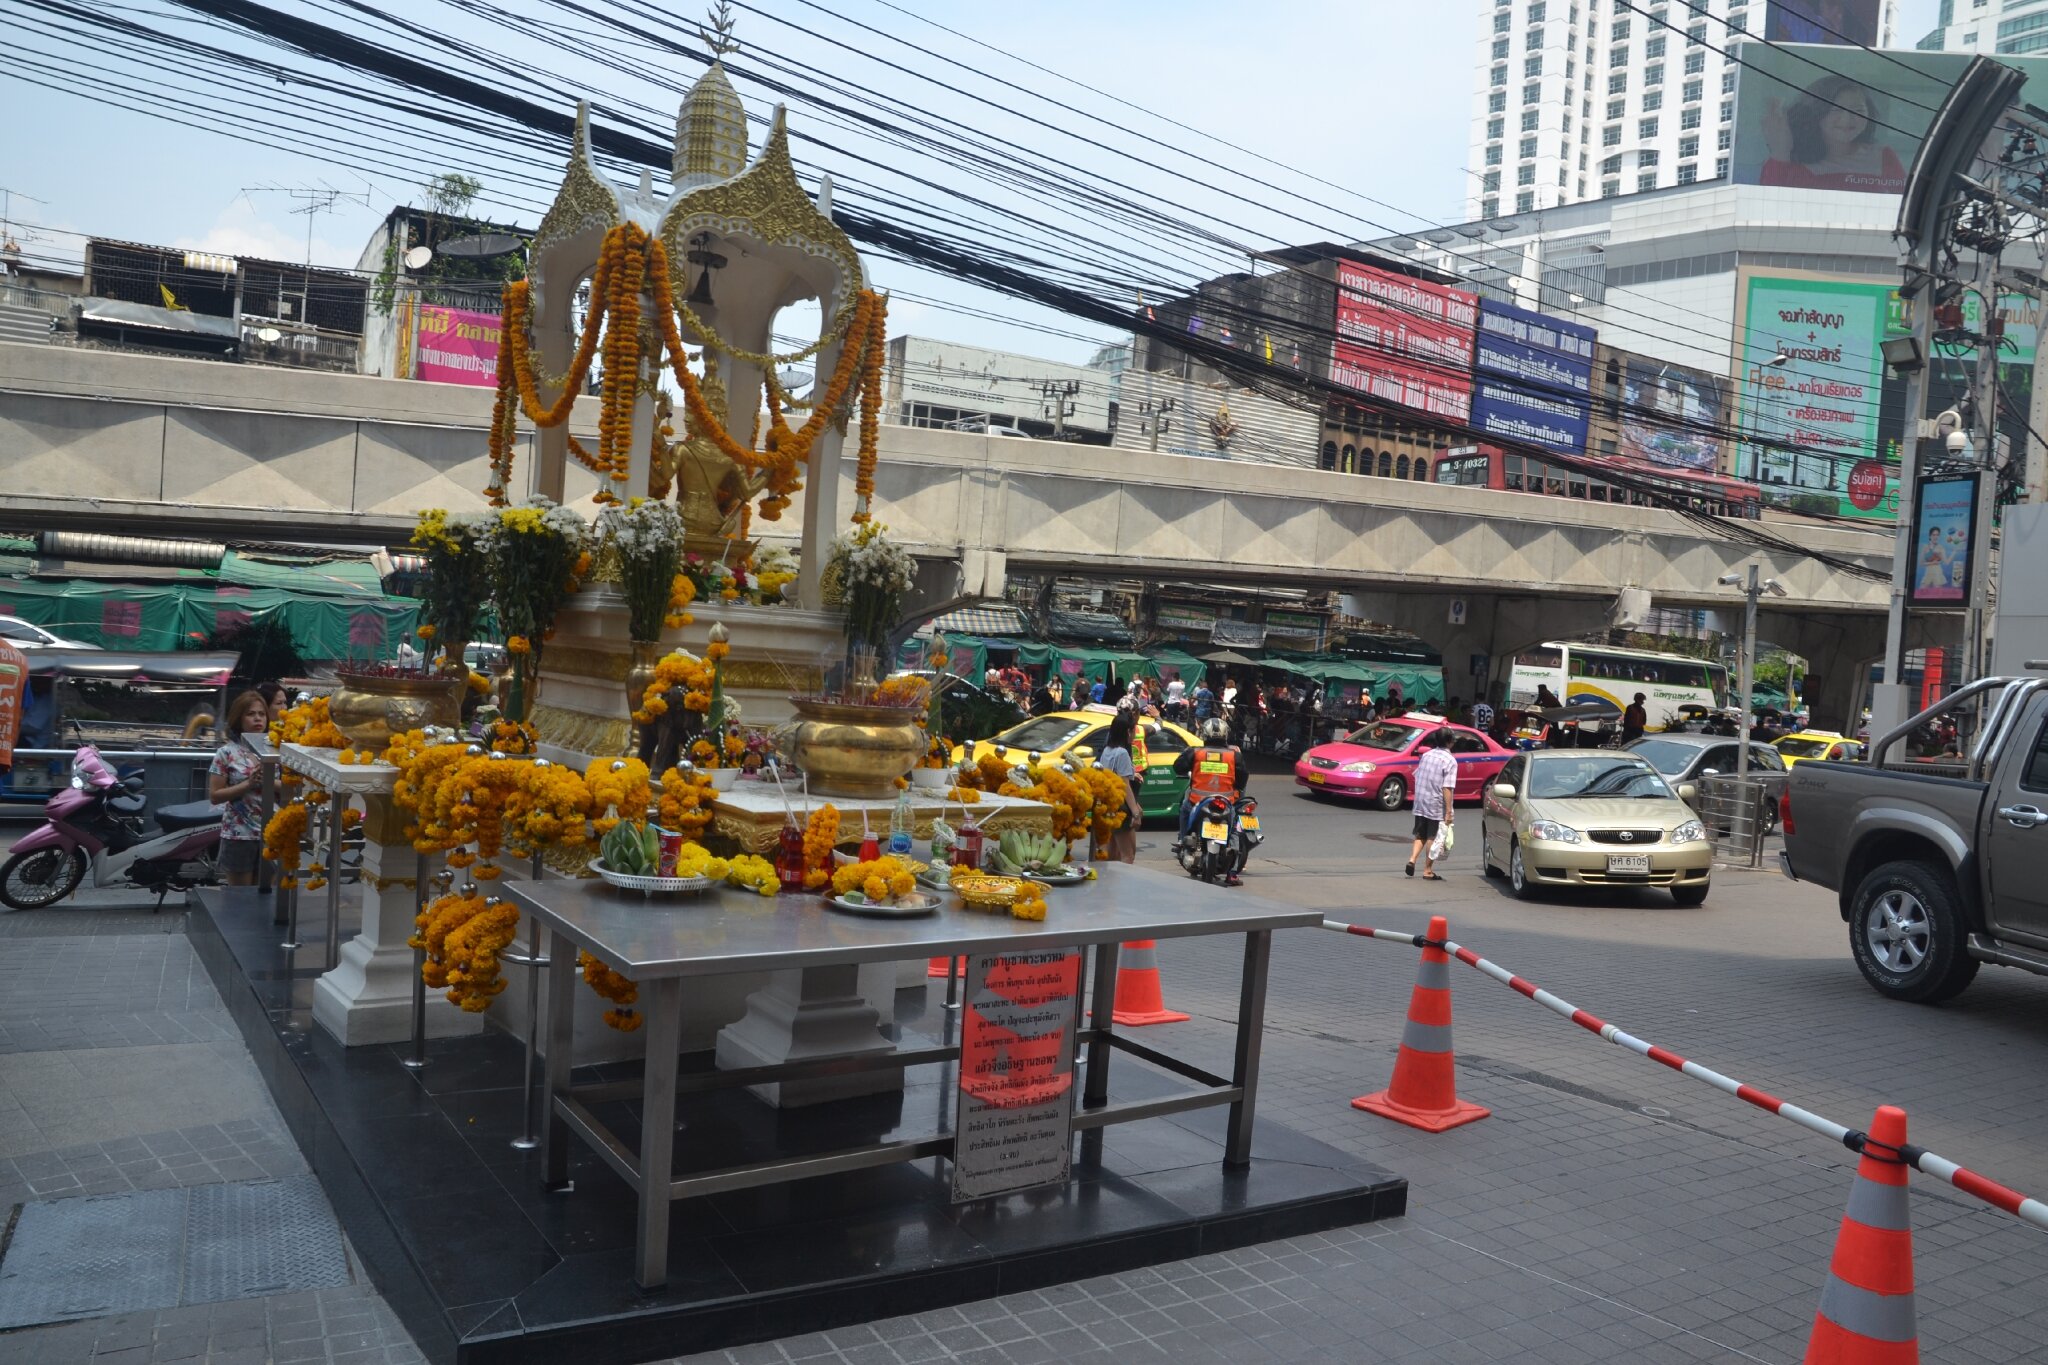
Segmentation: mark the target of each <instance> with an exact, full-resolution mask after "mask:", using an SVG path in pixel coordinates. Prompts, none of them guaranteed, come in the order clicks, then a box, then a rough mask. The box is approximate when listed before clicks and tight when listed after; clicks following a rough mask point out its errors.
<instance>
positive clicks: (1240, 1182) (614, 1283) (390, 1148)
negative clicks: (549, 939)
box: [187, 890, 1408, 1365]
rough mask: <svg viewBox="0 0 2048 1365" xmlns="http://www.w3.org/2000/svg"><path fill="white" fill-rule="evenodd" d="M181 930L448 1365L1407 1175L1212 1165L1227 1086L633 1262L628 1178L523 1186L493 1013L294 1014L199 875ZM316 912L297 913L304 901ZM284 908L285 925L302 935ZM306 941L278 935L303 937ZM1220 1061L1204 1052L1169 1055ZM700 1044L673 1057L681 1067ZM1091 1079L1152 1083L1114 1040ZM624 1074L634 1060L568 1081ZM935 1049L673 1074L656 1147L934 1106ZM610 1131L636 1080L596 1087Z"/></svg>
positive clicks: (749, 1321) (818, 1308) (972, 1287)
mask: <svg viewBox="0 0 2048 1365" xmlns="http://www.w3.org/2000/svg"><path fill="white" fill-rule="evenodd" d="M195 901H196V902H197V904H196V906H195V909H194V911H193V913H192V914H191V916H190V917H189V920H188V926H187V932H188V933H189V934H190V936H191V938H192V941H193V943H194V945H195V947H196V948H197V950H198V952H199V955H200V957H201V959H202V960H203V961H204V962H205V963H206V965H207V969H208V971H209V972H210V973H211V974H212V976H213V979H214V982H215V984H216V985H217V986H218V987H219V988H220V992H221V995H222V997H223V998H224V999H225V1000H226V1001H227V1004H228V1007H229V1009H230V1011H231V1012H232V1013H233V1015H234V1017H235V1019H236V1022H237V1023H238V1024H239V1026H240V1027H241V1029H242V1032H243V1035H244V1037H245V1038H246V1039H247V1041H248V1043H249V1047H250V1050H251V1052H252V1053H254V1055H255V1058H256V1062H257V1065H258V1067H259V1068H260V1069H261V1070H262V1072H263V1075H264V1077H265V1079H266V1080H267V1081H268V1083H269V1085H270V1089H271V1092H272V1094H273V1095H274V1096H275V1098H276V1100H277V1104H278V1108H279V1109H280V1110H281V1111H282V1112H283V1114H284V1116H285V1120H286V1122H287V1123H288V1124H289V1125H290V1126H291V1129H292V1132H293V1134H294V1136H295V1137H296V1138H297V1140H298V1142H299V1144H300V1146H301V1147H302V1148H304V1150H305V1152H306V1157H307V1160H308V1162H309V1163H310V1164H311V1166H312V1168H313V1170H314V1171H315V1172H316V1173H317V1174H318V1175H319V1177H320V1180H321V1183H322V1185H323V1186H324V1187H325V1188H326V1190H327V1192H328V1196H329V1198H330V1199H331V1200H332V1202H333V1204H334V1207H335V1210H336V1212H338V1213H339V1214H340V1215H341V1218H342V1222H343V1225H344V1226H345V1227H346V1228H347V1230H348V1233H349V1236H350V1238H351V1240H352V1241H353V1242H354V1244H355V1247H356V1250H357V1252H358V1253H359V1254H360V1255H361V1257H362V1259H363V1261H364V1263H365V1264H366V1265H367V1266H368V1267H369V1269H370V1272H371V1276H372V1278H373V1280H374V1281H375V1282H376V1284H377V1287H378V1288H379V1289H380V1290H381V1291H382V1292H383V1293H384V1295H385V1297H386V1298H387V1300H388V1301H389V1302H390V1303H391V1305H392V1307H393V1308H394V1309H395V1310H396V1311H397V1312H398V1314H399V1316H400V1317H401V1318H402V1319H403V1321H404V1322H405V1324H406V1327H407V1328H408V1329H409V1330H410V1331H411V1332H412V1334H413V1336H414V1339H415V1340H416V1341H417V1342H418V1343H419V1345H420V1347H421V1349H422V1350H424V1351H425V1352H426V1353H427V1355H428V1357H429V1358H430V1359H433V1360H437V1361H450V1362H462V1363H463V1365H471V1363H472V1362H474V1363H475V1365H499V1363H500V1362H520V1363H524V1362H536V1363H537V1362H554V1361H560V1360H566V1359H574V1360H577V1361H579V1362H590V1365H603V1363H604V1362H631V1361H640V1360H646V1359H650V1358H656V1357H661V1356H667V1355H681V1354H686V1353H689V1352H692V1351H702V1350H710V1349H714V1348H718V1347H722V1346H731V1345H736V1344H739V1343H743V1342H749V1341H759V1340H766V1339H770V1338H774V1337H782V1336H787V1335H790V1334H792V1333H800V1332H808V1331H818V1330H823V1329H827V1328H831V1327H835V1326H841V1325H844V1324H846V1323H851V1322H863V1321H868V1320H871V1319H875V1318H881V1317H888V1316H891V1315H896V1314H902V1313H908V1312H914V1311H918V1310H922V1309H928V1308H935V1307H941V1306H944V1305H947V1304H954V1303H963V1302H967V1301H971V1300H976V1299H982V1298H988V1297H991V1296H993V1295H997V1294H1003V1293H1010V1292H1015V1291H1018V1290H1023V1289H1030V1288H1035V1287H1038V1286H1041V1285H1046V1284H1053V1283H1059V1282H1063V1281H1069V1280H1077V1279H1082V1278H1086V1277H1089V1276H1094V1275H1102V1274H1108V1273H1112V1272H1115V1271H1119V1270H1126V1269H1130V1268H1132V1267H1136V1266H1141V1265H1152V1264H1157V1263H1160V1262H1163V1261H1170V1260H1177V1259H1181V1258H1185V1257H1189V1256H1196V1255H1201V1254H1204V1253H1208V1252H1215V1251H1222V1250H1228V1249H1230V1248H1233V1247H1239V1246H1244V1245H1247V1244H1250V1243H1254V1242H1260V1241H1267V1240H1271V1239H1274V1238H1279V1237H1287V1236H1293V1235H1296V1234H1299V1233H1303V1232H1311V1231H1319V1230H1322V1229H1325V1228H1331V1227H1338V1226H1343V1225H1347V1224H1353V1223H1363V1222H1369V1221H1372V1220H1374V1219H1378V1218H1387V1217H1392V1216H1395V1215H1398V1214H1400V1213H1402V1212H1403V1211H1404V1210H1405V1208H1406V1204H1407V1191H1408V1186H1407V1182H1406V1181H1405V1180H1402V1179H1400V1178H1399V1177H1397V1176H1394V1175H1391V1174H1389V1173H1388V1172H1386V1171H1382V1170H1379V1169H1377V1168H1374V1167H1371V1166H1367V1165H1365V1164H1363V1163H1361V1162H1359V1161H1358V1160H1357V1159H1355V1158H1353V1157H1351V1156H1348V1155H1347V1154H1345V1153H1342V1152H1339V1151H1337V1150H1336V1149H1334V1148H1331V1147H1327V1146H1324V1145H1323V1144H1321V1143H1318V1142H1314V1141H1311V1140H1309V1139H1307V1138H1304V1137H1301V1136H1299V1135H1297V1134H1295V1133H1291V1132H1289V1131H1288V1130H1286V1129H1284V1128H1280V1127H1278V1126H1276V1125H1275V1124H1273V1123H1272V1122H1270V1121H1267V1120H1261V1121H1260V1122H1259V1125H1258V1128H1257V1133H1256V1137H1255V1140H1254V1148H1253V1162H1252V1165H1251V1167H1250V1168H1249V1169H1247V1170H1245V1171H1240V1172H1227V1171H1225V1170H1224V1169H1223V1166H1222V1150H1223V1148H1222V1138H1223V1127H1224V1117H1225V1111H1224V1110H1222V1109H1205V1110H1195V1111H1191V1112H1190V1113H1187V1114H1182V1115H1175V1116H1172V1117H1168V1118H1159V1119H1149V1120H1145V1121H1143V1122H1139V1123H1131V1124H1121V1125H1116V1126H1113V1127H1111V1128H1108V1129H1106V1130H1102V1131H1101V1132H1099V1133H1091V1134H1082V1135H1079V1136H1077V1137H1076V1139H1075V1147H1076V1154H1075V1161H1074V1178H1073V1180H1072V1181H1071V1182H1070V1183H1069V1184H1067V1185H1065V1186H1063V1187H1061V1188H1058V1189H1051V1190H1043V1191H1036V1192H1032V1193H1029V1194H1021V1195H1014V1196H1011V1197H1008V1198H1004V1199H989V1200H980V1201H976V1202H974V1203H969V1204H963V1205H957V1206H956V1205H954V1204H952V1203H951V1202H950V1190H949V1188H948V1184H949V1182H948V1176H949V1172H948V1171H947V1168H946V1164H945V1162H944V1161H943V1160H939V1159H930V1160H926V1161H921V1162H916V1163H906V1164H902V1165H897V1166H886V1167H882V1168H879V1169H875V1170H869V1171H861V1172H856V1173H852V1174H846V1175H838V1176H829V1177H822V1178H818V1179H813V1180H806V1181H802V1182H798V1183H796V1184H791V1185H781V1186H769V1187H766V1188H762V1189H754V1190H745V1191H739V1192H736V1193H729V1194H723V1195H715V1196H711V1197H708V1198H704V1199H697V1200H690V1201H685V1202H682V1203H680V1204H678V1205H677V1206H676V1210H675V1215H674V1217H673V1219H672V1235H671V1239H670V1250H669V1283H668V1284H667V1285H666V1286H664V1287H663V1288H661V1289H660V1290H657V1291H654V1292H642V1291H640V1290H639V1289H637V1288H636V1287H635V1286H634V1284H633V1277H632V1269H633V1253H632V1243H633V1235H634V1205H633V1197H632V1192H631V1191H630V1190H629V1189H628V1188H627V1187H626V1185H625V1184H624V1182H622V1181H621V1180H619V1179H618V1177H617V1176H616V1175H614V1174H613V1173H612V1171H611V1170H610V1168H609V1167H607V1166H605V1165H604V1164H603V1163H601V1162H600V1161H598V1160H597V1158H596V1157H594V1156H593V1155H591V1153H590V1152H589V1151H588V1150H587V1149H586V1148H584V1147H582V1146H581V1144H577V1145H576V1146H575V1147H574V1148H573V1149H572V1156H571V1159H570V1174H571V1176H572V1177H573V1178H574V1180H575V1182H576V1188H575V1190H574V1191H573V1192H571V1193H568V1194H564V1195H550V1194H547V1193H545V1192H544V1191H543V1190H542V1189H541V1188H540V1164H539V1163H540V1158H539V1154H538V1153H533V1152H519V1151H515V1150H513V1148H512V1147H511V1146H510V1139H511V1138H512V1137H513V1136H515V1135H516V1133H517V1131H518V1128H519V1124H520V1091H519V1085H520V1080H521V1067H522V1056H521V1049H520V1045H519V1044H518V1043H517V1042H516V1041H514V1040H513V1039H512V1038H510V1037H508V1036H506V1035H504V1034H502V1033H499V1032H495V1031H487V1032H486V1033H484V1034H483V1035H482V1036H479V1037H475V1038H465V1039H457V1040H449V1041H444V1042H436V1043H434V1044H432V1045H430V1052H429V1055H430V1057H431V1058H432V1061H431V1064H430V1065H428V1066H427V1067H426V1068H425V1069H423V1070H422V1071H420V1072H418V1073H414V1072H412V1071H409V1070H407V1069H406V1068H405V1067H403V1066H402V1065H400V1063H399V1057H400V1055H401V1052H402V1051H403V1049H402V1048H397V1047H383V1046H373V1047H359V1048H353V1049H344V1048H342V1047H341V1046H340V1045H339V1044H337V1043H336V1042H335V1041H334V1040H333V1039H332V1038H330V1037H329V1036H328V1035H327V1034H326V1033H325V1032H324V1031H322V1030H320V1029H318V1028H317V1027H315V1026H314V1024H313V1022H312V991H313V982H314V980H315V978H316V977H317V976H318V970H317V968H314V967H311V966H301V967H299V968H298V969H297V970H295V971H289V972H288V971H287V970H286V969H285V963H284V954H283V953H282V952H281V951H280V950H279V949H278V948H277V946H276V944H277V941H278V939H279V938H280V934H279V933H278V932H277V930H276V928H275V927H274V926H273V925H272V924H271V923H270V910H269V906H268V904H267V903H265V902H262V901H259V900H258V899H257V897H256V895H255V893H253V892H250V891H246V890H223V891H211V892H205V893H201V894H200V895H198V896H196V897H195ZM302 928H304V929H306V930H309V931H310V934H317V932H318V929H319V926H317V925H316V926H302ZM310 934H309V936H310ZM323 957H324V954H323V953H322V951H321V947H320V945H318V944H317V943H310V942H309V944H308V946H307V947H305V948H302V949H301V950H300V954H299V961H300V962H301V963H304V964H311V963H317V962H319V961H321V960H322V958H323ZM898 998H899V1000H900V1001H906V1002H909V1003H908V1004H906V1005H904V1006H903V1007H902V1008H900V1009H899V1011H898V1017H897V1024H898V1027H899V1029H901V1030H902V1031H903V1032H904V1033H905V1034H906V1035H911V1036H913V1037H915V1036H916V1035H921V1034H923V1035H928V1034H929V1033H930V1032H932V1031H934V1030H936V1029H937V1028H938V1027H939V1020H938V1019H937V1018H935V1017H931V1016H928V1015H927V1014H926V1012H925V1011H926V1002H927V1000H931V1001H932V1002H933V1008H932V1009H931V1015H933V1016H935V1015H937V1014H938V1011H937V1009H936V1008H935V1002H936V996H935V995H928V994H922V993H916V992H909V993H902V994H899V997H898ZM1191 1060H1195V1061H1197V1062H1198V1063H1202V1062H1206V1063H1209V1064H1211V1065H1215V1066H1220V1067H1222V1068H1223V1069H1225V1070H1227V1069H1228V1064H1227V1059H1226V1058H1200V1057H1196V1058H1192V1059H1191ZM705 1064H707V1063H706V1061H705V1059H703V1058H696V1057H693V1058H688V1059H685V1065H686V1066H692V1065H695V1066H701V1065H705ZM1111 1066H1112V1071H1111V1095H1112V1098H1114V1099H1119V1100H1121V1099H1134V1098H1143V1097H1147V1096H1150V1095H1156V1094H1163V1093H1169V1092H1171V1091H1172V1090H1174V1089H1176V1088H1178V1085H1179V1083H1178V1082H1177V1081H1175V1080H1174V1079H1172V1078H1170V1077H1167V1076H1164V1075H1163V1074H1161V1073H1159V1072H1157V1071H1154V1070H1152V1069H1150V1068H1148V1067H1147V1066H1145V1065H1144V1064H1142V1063H1141V1062H1139V1061H1137V1060H1136V1059H1135V1058H1132V1057H1130V1056H1127V1055H1118V1056H1117V1058H1116V1060H1115V1061H1113V1062H1112V1063H1111ZM615 1074H616V1075H629V1076H634V1077H637V1075H638V1074H639V1063H637V1062H634V1063H630V1064H625V1065H623V1066H621V1067H601V1068H591V1069H588V1070H587V1071H579V1073H578V1077H577V1079H578V1080H579V1081H582V1080H584V1079H586V1078H587V1079H592V1080H595V1079H600V1078H611V1077H612V1076H613V1075H615ZM952 1095H953V1073H952V1069H951V1068H950V1067H938V1066H930V1067H920V1068H916V1069H913V1070H912V1071H911V1072H910V1073H909V1083H908V1085H907V1086H906V1088H905V1089H904V1090H903V1092H902V1093H901V1094H898V1095H888V1096H875V1097H870V1098H865V1099H857V1100H847V1101H842V1102H839V1103H837V1104H831V1105H825V1106H819V1107H816V1108H811V1109H805V1110H797V1111H793V1112H791V1113H789V1114H786V1115H785V1114H783V1113H782V1112H780V1111H778V1110H775V1109H772V1108H770V1107H768V1106H766V1105H764V1104H761V1103H759V1102H757V1101H755V1100H754V1099H752V1098H751V1097H750V1096H748V1095H746V1094H744V1093H742V1092H714V1093H712V1094H710V1095H707V1096H699V1097H694V1098H693V1097H685V1099H684V1101H683V1106H684V1107H683V1108H682V1109H681V1110H680V1111H679V1112H680V1114H681V1119H682V1125H681V1127H680V1130H679V1131H678V1133H677V1139H676V1149H677V1168H678V1170H687V1169H690V1168H693V1167H695V1168H704V1167H709V1166H714V1165H725V1164H730V1163H732V1162H734V1161H739V1160H759V1159H761V1158H762V1157H763V1156H765V1155H767V1154H769V1153H777V1152H780V1153H795V1152H800V1151H805V1150H817V1149H819V1148H829V1147H836V1146H844V1145H851V1144H853V1143H856V1142H874V1141H882V1140H889V1139H896V1138H903V1137H912V1136H921V1135H928V1134H931V1133H934V1132H944V1131H947V1130H948V1129H949V1128H950V1125H951V1117H952V1116H951V1109H952ZM599 1112H600V1114H601V1116H602V1117H604V1118H605V1119H606V1120H607V1122H608V1123H609V1124H610V1126H611V1127H612V1128H613V1131H615V1132H618V1133H621V1134H625V1135H627V1136H628V1138H629V1139H630V1138H631V1137H633V1136H635V1135H637V1133H638V1131H639V1123H638V1118H637V1111H636V1109H635V1107H634V1106H632V1105H630V1104H626V1103H620V1104H616V1105H607V1106H601V1107H600V1109H599Z"/></svg>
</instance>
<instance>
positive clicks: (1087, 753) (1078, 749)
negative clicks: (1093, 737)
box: [1067, 744, 1095, 758]
mask: <svg viewBox="0 0 2048 1365" xmlns="http://www.w3.org/2000/svg"><path fill="white" fill-rule="evenodd" d="M1067 752H1068V753H1070V754H1072V755H1073V756H1074V757H1075V758H1093V757H1095V750H1094V749H1092V748H1090V747H1089V746H1088V745H1086V744H1076V745H1075V746H1074V747H1073V748H1071V749H1069V750H1067Z"/></svg>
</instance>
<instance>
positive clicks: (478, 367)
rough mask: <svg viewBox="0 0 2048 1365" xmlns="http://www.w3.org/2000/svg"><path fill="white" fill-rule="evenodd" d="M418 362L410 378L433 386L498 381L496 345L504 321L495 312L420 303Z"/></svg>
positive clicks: (502, 330) (416, 361) (502, 332)
mask: <svg viewBox="0 0 2048 1365" xmlns="http://www.w3.org/2000/svg"><path fill="white" fill-rule="evenodd" d="M418 316H419V328H420V335H419V346H418V348H417V350H416V352H415V354H416V355H417V357H418V359H417V360H415V362H414V364H413V378H415V379H424V380H427V381H428V382H430V383H434V384H482V385H485V386H491V385H495V384H496V383H497V382H498V344H499V341H500V340H501V339H502V337H503V334H504V320H503V319H502V318H500V317H498V315H497V314H495V313H472V312H470V311H469V310H468V309H464V308H443V307H441V306H440V305H438V304H421V305H420V309H419V315H418Z"/></svg>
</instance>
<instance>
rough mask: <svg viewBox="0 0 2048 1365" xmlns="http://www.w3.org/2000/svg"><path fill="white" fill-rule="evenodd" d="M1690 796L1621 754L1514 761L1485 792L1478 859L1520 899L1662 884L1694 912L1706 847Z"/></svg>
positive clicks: (1553, 753)
mask: <svg viewBox="0 0 2048 1365" xmlns="http://www.w3.org/2000/svg"><path fill="white" fill-rule="evenodd" d="M1692 796H1693V791H1692V787H1691V785H1690V784H1689V783H1688V784H1685V785H1682V786H1680V787H1679V788H1678V789H1677V790H1676V791H1674V790H1672V788H1671V786H1670V784H1668V783H1667V782H1666V781H1665V780H1664V779H1663V778H1662V777H1661V776H1659V775H1658V773H1657V770H1656V769H1655V768H1653V767H1651V766H1650V765H1649V764H1648V763H1647V762H1645V761H1644V760H1643V759H1641V758H1639V757H1638V756H1636V755H1635V754H1633V753H1630V752H1629V751H1627V750H1625V749H1620V750H1614V749H1559V750H1538V751H1535V752H1533V753H1526V754H1520V755H1518V756H1516V757H1515V758H1514V759H1512V760H1510V761H1509V763H1508V765H1507V766H1506V767H1505V768H1502V769H1501V771H1500V775H1499V776H1498V777H1496V778H1494V780H1493V782H1492V783H1491V784H1490V785H1489V786H1488V787H1487V788H1486V797H1485V802H1484V805H1483V806H1482V807H1481V810H1480V815H1479V842H1480V859H1481V861H1482V862H1483V863H1484V864H1485V867H1486V875H1487V876H1489V877H1496V876H1500V875H1502V874H1503V873H1505V874H1506V876H1507V879H1508V885H1509V886H1510V887H1511V888H1512V889H1513V890H1514V893H1515V895H1517V896H1518V897H1520V898H1521V899H1523V900H1533V899H1534V898H1535V897H1536V896H1538V895H1539V894H1541V893H1542V892H1543V891H1544V890H1545V889H1546V888H1549V887H1580V886H1663V887H1669V888H1670V890H1671V898H1672V899H1673V900H1675V901H1677V902H1678V903H1679V904H1680V905H1699V904H1700V903H1702V902H1703V901H1705V900H1706V898H1707V886H1708V879H1709V878H1710V877H1711V876H1712V875H1713V870H1714V850H1713V846H1712V845H1710V844H1709V843H1708V842H1707V831H1706V828H1705V827H1704V826H1703V825H1702V824H1701V823H1700V818H1699V816H1697V815H1695V814H1694V813H1693V810H1692V807H1690V806H1688V805H1687V804H1686V802H1687V801H1688V800H1690V799H1692Z"/></svg>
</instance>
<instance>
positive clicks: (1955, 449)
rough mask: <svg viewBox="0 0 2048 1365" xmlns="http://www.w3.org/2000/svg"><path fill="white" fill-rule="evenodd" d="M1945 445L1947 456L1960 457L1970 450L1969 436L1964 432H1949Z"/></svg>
mask: <svg viewBox="0 0 2048 1365" xmlns="http://www.w3.org/2000/svg"><path fill="white" fill-rule="evenodd" d="M1947 444H1948V453H1949V454H1951V455H1960V454H1962V453H1963V452H1964V451H1966V450H1968V449H1969V448H1970V434H1969V433H1968V432H1966V431H1951V432H1950V433H1949V434H1948V441H1947Z"/></svg>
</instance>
